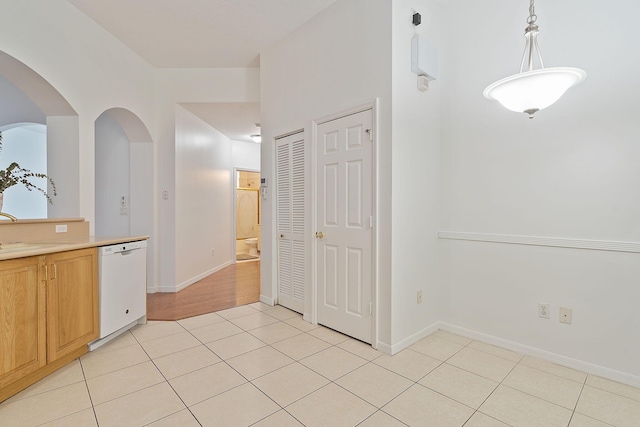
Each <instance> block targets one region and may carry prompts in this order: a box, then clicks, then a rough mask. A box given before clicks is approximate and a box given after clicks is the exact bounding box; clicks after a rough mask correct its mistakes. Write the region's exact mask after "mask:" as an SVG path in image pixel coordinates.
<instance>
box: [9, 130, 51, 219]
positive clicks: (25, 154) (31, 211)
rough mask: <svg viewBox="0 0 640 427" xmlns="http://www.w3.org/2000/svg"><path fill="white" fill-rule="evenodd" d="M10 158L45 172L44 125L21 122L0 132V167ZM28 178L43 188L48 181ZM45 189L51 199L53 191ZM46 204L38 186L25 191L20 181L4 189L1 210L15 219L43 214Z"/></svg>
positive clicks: (12, 160) (38, 216)
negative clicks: (0, 138) (0, 147)
mask: <svg viewBox="0 0 640 427" xmlns="http://www.w3.org/2000/svg"><path fill="white" fill-rule="evenodd" d="M13 162H16V163H18V164H19V165H20V167H22V168H23V169H28V170H30V171H31V172H34V173H44V174H46V173H47V135H46V127H45V126H44V125H39V124H24V125H22V126H18V127H14V128H11V129H8V130H5V131H4V132H2V150H1V151H0V169H6V168H7V167H8V166H9V165H10V164H11V163H13ZM28 181H29V182H30V183H32V184H34V185H36V186H38V187H40V188H42V189H44V190H45V191H46V190H47V184H48V181H47V180H46V179H45V178H35V177H34V178H29V179H28ZM47 193H48V194H49V193H50V194H49V197H51V199H52V200H54V202H55V196H54V195H53V192H47ZM47 204H48V203H47V198H46V197H45V196H44V195H43V194H42V193H41V192H39V191H38V190H32V191H29V190H27V188H26V187H25V186H24V185H22V184H16V185H14V186H12V187H10V188H8V189H7V190H5V191H4V202H3V205H2V210H1V211H2V212H6V213H8V214H11V215H13V216H15V217H16V218H18V219H25V218H45V217H46V216H47Z"/></svg>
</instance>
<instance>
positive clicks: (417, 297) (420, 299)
mask: <svg viewBox="0 0 640 427" xmlns="http://www.w3.org/2000/svg"><path fill="white" fill-rule="evenodd" d="M416 301H417V303H418V304H422V291H418V293H417V294H416Z"/></svg>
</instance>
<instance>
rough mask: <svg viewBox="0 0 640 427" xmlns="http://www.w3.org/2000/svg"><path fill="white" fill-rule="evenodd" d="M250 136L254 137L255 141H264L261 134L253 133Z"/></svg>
mask: <svg viewBox="0 0 640 427" xmlns="http://www.w3.org/2000/svg"><path fill="white" fill-rule="evenodd" d="M250 137H251V139H253V142H257V143H260V142H262V136H261V135H251V136H250Z"/></svg>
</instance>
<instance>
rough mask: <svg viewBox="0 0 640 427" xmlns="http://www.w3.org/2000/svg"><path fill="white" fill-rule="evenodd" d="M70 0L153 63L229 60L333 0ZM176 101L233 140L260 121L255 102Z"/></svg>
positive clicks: (238, 59)
mask: <svg viewBox="0 0 640 427" xmlns="http://www.w3.org/2000/svg"><path fill="white" fill-rule="evenodd" d="M68 1H69V3H71V4H73V5H74V6H75V7H77V8H78V9H80V11H82V12H83V13H84V14H86V15H87V16H88V17H89V18H91V19H93V20H94V21H95V22H97V23H98V24H99V25H100V26H102V27H103V28H104V29H106V30H107V31H108V32H110V33H111V34H113V35H114V36H115V37H116V38H117V39H119V40H120V41H121V42H122V43H124V44H125V45H127V46H128V47H129V48H131V49H132V50H133V51H134V52H136V53H137V54H138V55H139V56H141V57H142V58H144V59H145V60H146V61H147V62H149V63H150V64H151V65H152V66H154V67H156V68H235V67H259V66H260V52H261V51H262V50H263V49H265V48H267V47H269V46H270V45H272V44H274V43H276V42H277V41H278V40H280V39H281V38H283V37H284V36H285V35H287V34H288V33H290V32H291V31H293V30H294V29H295V28H297V27H299V26H300V25H302V24H304V23H305V22H306V21H308V20H309V19H310V18H312V17H313V16H314V15H316V14H317V13H319V12H320V11H322V10H323V9H325V8H326V7H328V6H329V5H331V4H332V3H334V2H335V1H336V0H108V1H107V0H68ZM182 105H183V106H184V107H185V108H187V109H188V110H189V111H191V112H192V113H193V114H195V115H197V116H198V117H200V118H201V119H202V120H204V121H206V122H207V123H209V124H210V125H211V126H213V127H214V128H216V129H217V130H219V131H220V132H222V133H223V134H225V135H226V136H227V137H229V138H230V139H233V140H238V141H248V142H251V139H250V138H249V135H251V134H255V133H256V132H257V129H256V126H255V123H259V122H260V104H259V103H226V104H220V103H215V104H205V103H199V104H195V103H189V104H182Z"/></svg>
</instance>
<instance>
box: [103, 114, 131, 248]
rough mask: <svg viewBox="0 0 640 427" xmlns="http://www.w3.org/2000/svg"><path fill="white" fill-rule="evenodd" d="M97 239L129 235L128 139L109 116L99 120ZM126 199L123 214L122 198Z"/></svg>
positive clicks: (104, 115) (106, 115)
mask: <svg viewBox="0 0 640 427" xmlns="http://www.w3.org/2000/svg"><path fill="white" fill-rule="evenodd" d="M95 126H96V217H95V235H96V236H128V235H129V232H130V229H129V213H128V211H129V202H128V201H129V200H130V193H129V181H130V178H129V170H130V166H129V165H130V155H129V145H130V144H129V138H127V135H126V134H125V133H124V131H123V130H122V127H120V125H119V124H118V122H116V121H115V120H114V119H113V118H112V117H111V116H110V115H109V114H102V115H101V116H100V117H98V119H97V120H96V124H95ZM122 197H126V198H127V214H126V215H121V212H120V199H121V198H122Z"/></svg>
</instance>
